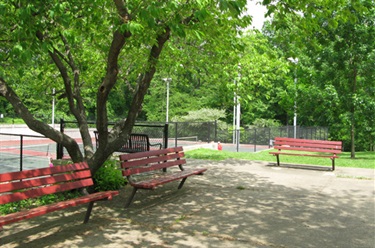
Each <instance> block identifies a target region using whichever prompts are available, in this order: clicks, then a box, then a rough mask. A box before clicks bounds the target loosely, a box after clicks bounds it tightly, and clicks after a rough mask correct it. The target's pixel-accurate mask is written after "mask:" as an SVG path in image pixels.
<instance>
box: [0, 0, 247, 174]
mask: <svg viewBox="0 0 375 248" xmlns="http://www.w3.org/2000/svg"><path fill="white" fill-rule="evenodd" d="M245 6H246V1H245V0H236V1H232V0H231V1H227V0H216V1H198V0H195V1H187V2H184V1H154V0H147V1H139V0H131V1H123V0H119V1H117V0H116V1H104V0H96V1H87V0H84V1H77V0H73V1H57V0H53V1H48V2H45V1H39V0H38V1H32V2H25V1H13V0H12V1H0V23H1V24H0V41H1V42H2V45H3V46H2V49H1V50H0V64H1V68H2V70H0V95H1V96H3V97H5V98H6V99H7V101H9V102H10V104H11V105H12V106H13V108H14V109H15V112H16V114H17V115H18V116H19V117H21V118H22V119H23V120H24V121H25V123H26V124H27V125H28V126H29V127H30V128H31V129H32V130H33V131H36V132H38V133H40V134H42V135H44V136H46V137H48V138H50V139H52V140H54V141H55V142H58V143H60V144H62V145H63V146H64V147H65V148H66V150H67V151H68V153H69V155H70V157H71V158H72V160H73V161H74V162H79V161H82V160H86V161H87V162H88V164H89V165H90V168H91V169H92V172H93V174H95V172H96V171H97V170H98V169H99V167H100V166H101V165H102V164H103V163H104V161H105V160H106V159H107V158H108V157H109V156H110V155H111V154H112V152H113V151H115V150H117V149H118V148H119V147H120V146H121V145H122V143H123V140H126V138H127V136H128V135H129V133H130V132H131V130H132V127H133V125H134V123H135V121H136V118H137V117H139V118H143V119H146V114H145V112H142V105H143V100H144V98H145V96H146V95H147V93H149V92H150V91H149V89H150V86H151V81H152V79H153V78H154V76H155V75H157V74H156V73H157V72H158V71H160V72H161V73H160V74H159V78H157V79H158V80H155V83H159V84H162V83H163V81H162V80H160V78H162V77H164V75H165V73H166V72H168V71H174V70H179V68H180V67H181V66H180V65H182V66H183V67H182V70H185V71H186V74H185V75H191V76H192V78H193V77H195V75H196V72H198V71H200V68H199V66H200V65H203V64H208V63H206V61H205V60H204V59H202V57H200V56H198V57H197V59H194V60H191V59H190V58H189V57H186V56H179V55H181V54H183V53H185V51H186V52H193V53H194V54H199V53H201V54H204V55H205V56H211V55H209V52H210V51H215V50H216V51H217V52H216V53H215V54H212V58H214V57H215V56H220V57H224V56H225V55H226V54H228V53H230V52H233V50H234V49H228V48H229V47H233V48H234V47H235V46H236V45H235V44H236V40H237V38H236V37H239V34H240V33H241V31H240V30H242V29H243V28H245V27H246V26H247V25H249V24H250V17H249V16H247V15H246V13H245V10H246V8H245ZM231 43H232V44H233V45H231V46H228V44H231ZM189 47H192V48H191V49H190V48H189ZM196 48H199V50H195V49H196ZM193 57H195V56H193ZM178 58H180V61H178ZM189 60H190V61H189ZM176 62H177V64H176ZM216 68H218V66H216ZM203 71H204V70H203ZM206 81H207V79H206ZM187 82H188V81H186V80H184V81H182V82H181V86H182V87H183V86H184V85H185V86H186V85H188V83H187ZM157 88H158V87H157V85H156V87H155V89H157ZM159 88H160V87H159ZM52 89H55V90H56V99H57V104H56V109H57V110H58V114H59V115H63V116H62V117H64V119H70V118H71V119H75V120H76V121H77V122H78V123H79V130H80V134H81V138H82V141H83V143H84V145H83V147H84V151H83V152H82V151H81V150H80V149H79V147H78V144H77V142H76V141H75V139H72V138H71V137H69V136H68V135H66V134H65V135H63V134H61V133H60V132H59V131H58V130H55V129H53V128H51V127H49V126H48V125H47V123H46V122H47V121H46V120H49V119H50V118H49V117H48V116H47V115H46V113H48V112H47V111H48V109H49V105H50V104H49V103H50V102H51V101H50V100H51V92H52ZM184 96H185V95H184ZM205 102H206V103H207V102H209V99H207V101H205ZM156 104H159V102H158V101H156ZM191 104H193V101H192V102H191ZM159 105H160V104H159ZM145 109H147V107H146V108H145ZM173 109H177V110H179V109H181V110H182V111H185V113H187V111H186V109H182V108H173ZM151 112H152V111H147V113H148V114H149V115H151V114H150V113H151ZM155 113H157V112H155ZM109 118H116V124H115V125H114V126H113V127H112V129H109V128H108V120H109ZM152 118H154V117H152V116H150V119H149V120H156V119H152ZM88 119H95V120H96V128H97V130H98V132H99V134H100V135H99V139H100V142H99V144H100V146H99V147H98V149H97V150H95V151H94V149H93V144H92V139H91V135H90V132H89V130H88V127H89V126H88V124H87V120H88Z"/></svg>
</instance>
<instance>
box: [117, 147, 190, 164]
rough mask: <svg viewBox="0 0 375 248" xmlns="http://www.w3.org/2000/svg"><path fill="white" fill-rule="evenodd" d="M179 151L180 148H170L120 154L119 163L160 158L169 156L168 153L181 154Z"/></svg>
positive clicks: (181, 149)
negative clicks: (144, 158) (137, 159)
mask: <svg viewBox="0 0 375 248" xmlns="http://www.w3.org/2000/svg"><path fill="white" fill-rule="evenodd" d="M181 151H183V148H182V147H171V148H166V149H161V150H151V151H147V152H137V153H129V154H121V155H120V161H124V160H131V159H136V158H143V157H152V156H160V155H163V154H170V153H176V152H181Z"/></svg>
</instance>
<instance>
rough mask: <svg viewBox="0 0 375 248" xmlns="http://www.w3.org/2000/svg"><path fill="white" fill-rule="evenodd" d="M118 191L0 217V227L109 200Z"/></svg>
mask: <svg viewBox="0 0 375 248" xmlns="http://www.w3.org/2000/svg"><path fill="white" fill-rule="evenodd" d="M118 194H119V192H118V191H106V192H97V193H94V194H90V195H87V196H82V197H79V198H75V199H71V200H67V201H63V202H57V203H54V204H51V205H47V206H41V207H37V208H34V209H30V210H25V211H21V212H17V213H12V214H8V215H6V216H0V226H2V225H6V224H10V223H14V222H17V221H20V220H24V219H29V218H32V217H36V216H40V215H44V214H46V213H50V212H53V211H57V210H61V209H64V208H68V207H73V206H78V205H80V204H85V203H89V202H92V201H98V200H101V199H107V200H111V199H112V197H113V196H116V195H118Z"/></svg>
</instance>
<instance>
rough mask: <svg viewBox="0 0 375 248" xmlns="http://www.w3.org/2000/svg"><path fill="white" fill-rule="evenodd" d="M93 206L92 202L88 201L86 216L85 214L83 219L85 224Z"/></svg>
mask: <svg viewBox="0 0 375 248" xmlns="http://www.w3.org/2000/svg"><path fill="white" fill-rule="evenodd" d="M93 206H94V202H90V203H89V206H88V207H87V211H86V216H85V220H84V221H83V223H85V224H86V223H87V222H88V221H89V219H90V215H91V210H92V207H93Z"/></svg>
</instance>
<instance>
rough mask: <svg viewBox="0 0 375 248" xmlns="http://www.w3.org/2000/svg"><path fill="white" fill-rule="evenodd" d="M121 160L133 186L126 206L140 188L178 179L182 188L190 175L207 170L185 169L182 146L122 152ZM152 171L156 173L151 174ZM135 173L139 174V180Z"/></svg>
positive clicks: (150, 188)
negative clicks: (128, 152)
mask: <svg viewBox="0 0 375 248" xmlns="http://www.w3.org/2000/svg"><path fill="white" fill-rule="evenodd" d="M120 161H121V168H122V174H123V176H126V177H127V178H128V182H129V184H130V185H131V186H133V192H132V194H131V196H130V197H129V199H128V201H127V202H126V204H125V207H128V206H129V205H130V203H131V202H132V200H133V198H134V195H135V193H136V192H137V190H138V189H149V190H152V189H155V188H157V187H158V186H160V185H163V184H166V183H169V182H172V181H176V180H181V182H180V184H179V186H178V189H181V188H182V186H183V185H184V183H185V181H186V179H187V178H188V177H189V176H192V175H202V174H203V172H205V171H206V170H207V169H205V168H198V169H185V168H184V167H183V165H184V164H186V159H184V151H183V148H182V147H173V148H166V149H162V150H153V151H148V152H139V153H130V154H121V155H120ZM167 168H168V171H167ZM176 169H177V170H176ZM152 172H154V173H153V174H152V175H150V173H152ZM137 174H138V175H137ZM134 175H137V176H136V177H138V180H137V178H136V177H134ZM144 175H146V176H145V177H144ZM140 178H141V179H140Z"/></svg>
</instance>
